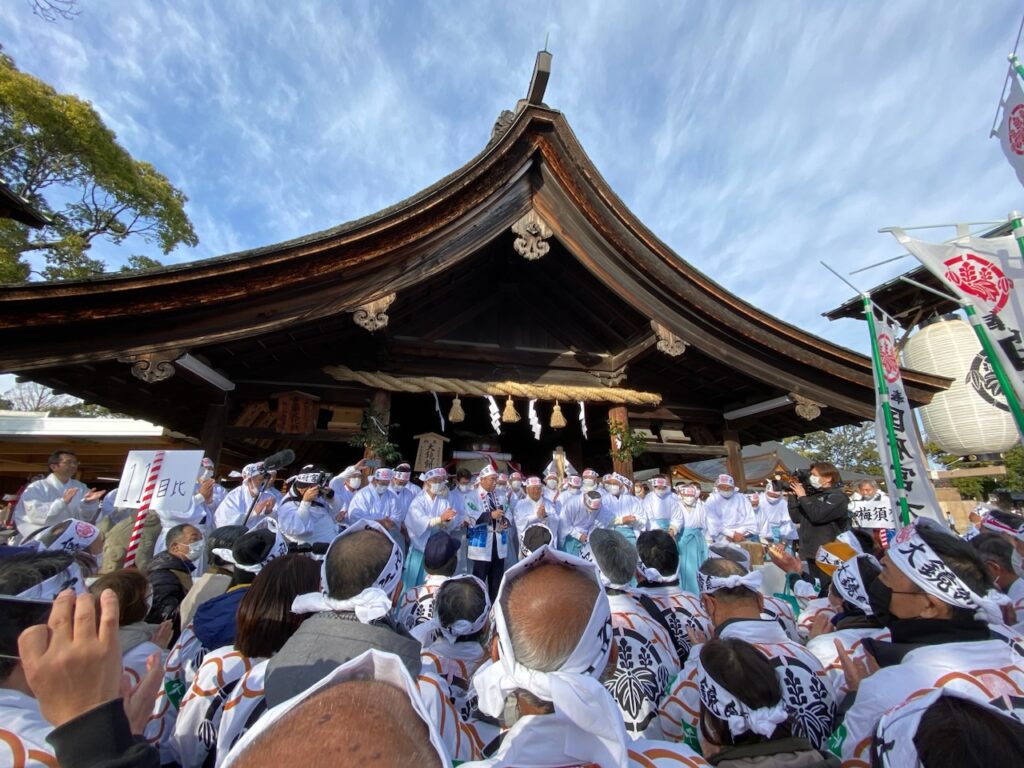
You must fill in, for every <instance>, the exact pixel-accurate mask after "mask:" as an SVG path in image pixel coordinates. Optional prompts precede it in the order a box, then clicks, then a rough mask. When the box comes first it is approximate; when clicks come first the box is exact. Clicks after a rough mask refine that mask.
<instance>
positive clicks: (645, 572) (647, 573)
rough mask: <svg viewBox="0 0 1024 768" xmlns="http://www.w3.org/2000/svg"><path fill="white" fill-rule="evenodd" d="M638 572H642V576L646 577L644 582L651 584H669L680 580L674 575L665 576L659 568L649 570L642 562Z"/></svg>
mask: <svg viewBox="0 0 1024 768" xmlns="http://www.w3.org/2000/svg"><path fill="white" fill-rule="evenodd" d="M637 570H638V571H640V575H641V576H643V577H644V581H646V582H648V583H649V584H667V583H668V582H670V581H675V580H676V579H678V578H679V577H678V576H676V575H675V574H674V573H673V574H669V575H668V576H665V575H664V574H663V573H662V572H661V571H659V570H658V569H657V568H648V567H647V566H646V565H644V564H643V562H642V561H641V563H640V567H639V568H638V569H637Z"/></svg>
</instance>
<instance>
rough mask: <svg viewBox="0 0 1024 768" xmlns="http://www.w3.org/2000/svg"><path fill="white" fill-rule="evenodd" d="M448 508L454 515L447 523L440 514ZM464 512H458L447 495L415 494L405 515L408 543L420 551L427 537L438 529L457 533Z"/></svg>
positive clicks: (425, 544) (453, 533)
mask: <svg viewBox="0 0 1024 768" xmlns="http://www.w3.org/2000/svg"><path fill="white" fill-rule="evenodd" d="M449 508H451V509H454V510H455V513H456V514H455V517H453V518H452V519H451V520H449V521H448V522H447V523H445V522H442V521H441V515H442V514H443V513H444V512H445V511H447V510H448V509H449ZM464 519H465V514H463V513H460V512H459V510H458V509H456V508H455V506H454V505H453V504H452V502H451V501H450V500H449V499H448V497H447V496H434V497H431V495H430V493H429V492H426V491H424V492H423V493H420V494H417V495H416V498H414V499H413V500H412V504H410V505H409V513H408V514H407V515H406V517H405V527H406V530H408V532H409V544H410V546H411V547H412V548H413V549H418V550H419V551H420V552H422V551H423V550H424V548H425V547H426V546H427V539H429V538H430V537H431V536H432V535H433V534H435V533H437V532H438V531H444V532H445V533H449V534H452V535H456V534H457V533H458V529H459V527H460V526H461V525H462V521H463V520H464Z"/></svg>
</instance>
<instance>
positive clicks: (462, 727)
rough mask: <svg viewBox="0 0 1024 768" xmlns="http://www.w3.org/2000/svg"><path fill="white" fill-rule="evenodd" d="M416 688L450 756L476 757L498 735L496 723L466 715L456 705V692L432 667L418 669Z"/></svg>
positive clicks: (472, 758) (460, 761)
mask: <svg viewBox="0 0 1024 768" xmlns="http://www.w3.org/2000/svg"><path fill="white" fill-rule="evenodd" d="M416 688H417V690H418V691H419V694H420V699H421V700H422V701H423V704H424V707H425V709H426V711H427V715H428V716H429V717H430V720H431V722H433V724H434V726H435V727H436V728H437V732H438V734H439V735H440V736H441V741H442V742H444V745H445V747H446V748H447V750H448V754H449V755H450V756H451V758H452V760H454V761H455V762H458V763H462V762H466V761H468V760H479V759H480V757H481V756H482V751H483V748H484V747H485V746H487V743H488V742H489V741H490V740H491V739H493V738H494V737H495V736H497V735H498V727H497V726H493V725H489V724H487V723H483V722H481V721H479V720H477V719H475V718H472V717H470V718H468V719H467V718H466V717H465V716H464V712H462V711H460V707H459V705H458V694H459V692H458V691H457V690H455V689H454V687H453V686H452V685H450V684H449V683H448V682H447V681H446V680H445V679H444V678H442V677H441V676H440V675H438V674H436V673H435V672H434V671H433V670H429V669H422V670H420V674H419V676H418V677H417V678H416ZM463 695H464V694H463Z"/></svg>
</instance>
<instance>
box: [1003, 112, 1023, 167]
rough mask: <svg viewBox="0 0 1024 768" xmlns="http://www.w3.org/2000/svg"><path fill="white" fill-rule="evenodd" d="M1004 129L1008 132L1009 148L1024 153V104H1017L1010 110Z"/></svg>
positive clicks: (1019, 153) (1017, 152) (1016, 152)
mask: <svg viewBox="0 0 1024 768" xmlns="http://www.w3.org/2000/svg"><path fill="white" fill-rule="evenodd" d="M1006 129H1007V132H1008V133H1009V139H1010V149H1012V150H1013V151H1014V153H1015V154H1018V155H1024V104H1018V105H1017V106H1016V107H1014V108H1013V111H1011V112H1010V119H1009V120H1008V121H1007V124H1006Z"/></svg>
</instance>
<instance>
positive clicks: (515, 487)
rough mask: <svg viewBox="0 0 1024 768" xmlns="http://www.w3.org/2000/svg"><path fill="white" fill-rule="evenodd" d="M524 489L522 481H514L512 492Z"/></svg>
mask: <svg viewBox="0 0 1024 768" xmlns="http://www.w3.org/2000/svg"><path fill="white" fill-rule="evenodd" d="M522 487H523V483H522V481H521V480H513V481H512V490H513V491H518V490H519V489H520V488H522Z"/></svg>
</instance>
